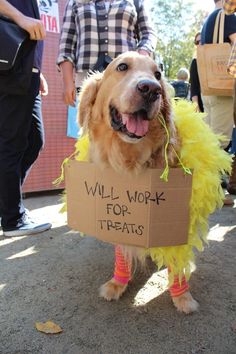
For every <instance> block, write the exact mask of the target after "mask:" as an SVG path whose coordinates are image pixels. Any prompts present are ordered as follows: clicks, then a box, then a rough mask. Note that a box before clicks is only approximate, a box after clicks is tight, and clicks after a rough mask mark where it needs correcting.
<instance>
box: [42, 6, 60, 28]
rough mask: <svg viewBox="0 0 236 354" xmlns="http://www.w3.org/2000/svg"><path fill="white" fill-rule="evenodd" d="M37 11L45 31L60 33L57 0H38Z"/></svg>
mask: <svg viewBox="0 0 236 354" xmlns="http://www.w3.org/2000/svg"><path fill="white" fill-rule="evenodd" d="M39 12H40V17H41V20H42V22H43V24H44V27H45V29H46V31H48V32H53V33H60V25H59V10H58V0H39Z"/></svg>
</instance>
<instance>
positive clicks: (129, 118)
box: [122, 114, 149, 136]
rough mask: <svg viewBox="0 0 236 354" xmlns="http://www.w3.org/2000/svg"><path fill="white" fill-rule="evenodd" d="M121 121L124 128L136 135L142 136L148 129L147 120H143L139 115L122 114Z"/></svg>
mask: <svg viewBox="0 0 236 354" xmlns="http://www.w3.org/2000/svg"><path fill="white" fill-rule="evenodd" d="M122 121H123V123H124V124H125V125H126V129H127V130H128V131H129V132H130V133H133V134H135V135H137V136H144V135H145V134H146V133H147V131H148V126H149V122H148V120H144V119H143V118H142V117H141V116H139V115H136V116H134V115H133V114H122Z"/></svg>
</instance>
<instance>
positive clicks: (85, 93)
mask: <svg viewBox="0 0 236 354" xmlns="http://www.w3.org/2000/svg"><path fill="white" fill-rule="evenodd" d="M102 77H103V74H102V73H100V72H97V73H94V74H91V75H90V76H89V77H88V78H87V79H86V80H85V81H84V83H83V85H82V88H81V91H80V94H79V107H78V122H79V125H80V127H82V128H83V133H86V131H87V129H88V122H89V120H90V117H91V114H92V107H93V105H94V102H95V100H96V96H97V92H98V90H99V87H100V84H101V81H102Z"/></svg>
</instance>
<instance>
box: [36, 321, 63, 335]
mask: <svg viewBox="0 0 236 354" xmlns="http://www.w3.org/2000/svg"><path fill="white" fill-rule="evenodd" d="M35 327H36V329H37V330H38V331H40V332H43V333H47V334H56V333H61V332H62V329H61V327H60V326H58V325H57V324H56V323H54V322H52V321H47V322H45V323H43V322H35Z"/></svg>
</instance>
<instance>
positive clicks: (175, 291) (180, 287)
mask: <svg viewBox="0 0 236 354" xmlns="http://www.w3.org/2000/svg"><path fill="white" fill-rule="evenodd" d="M168 273H170V269H168ZM188 290H189V285H188V282H187V280H186V278H185V277H184V276H183V277H182V280H181V282H180V281H179V277H178V276H175V277H174V283H173V284H172V285H171V287H170V288H169V292H170V295H171V297H177V296H180V295H182V294H184V293H185V292H186V291H188Z"/></svg>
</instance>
